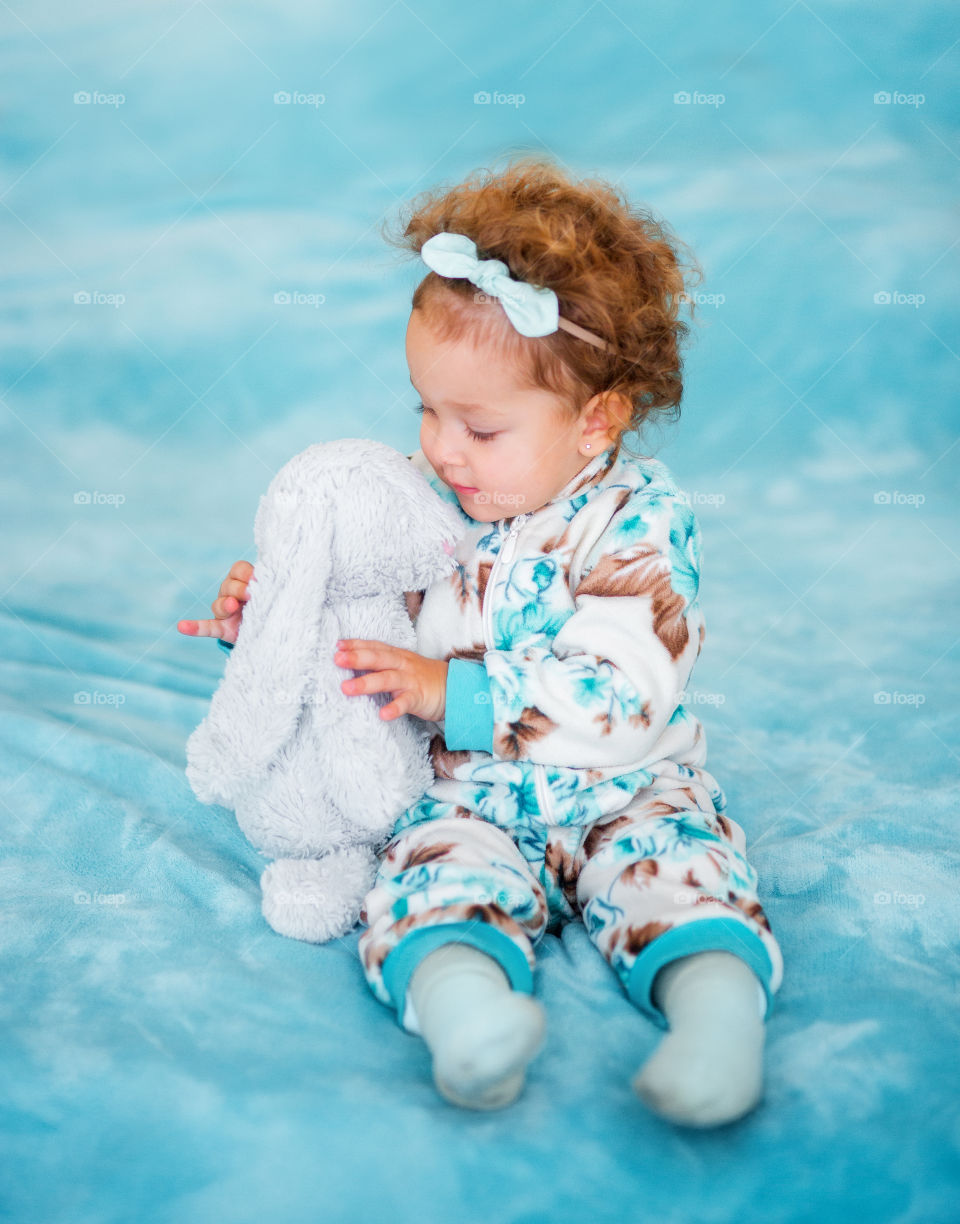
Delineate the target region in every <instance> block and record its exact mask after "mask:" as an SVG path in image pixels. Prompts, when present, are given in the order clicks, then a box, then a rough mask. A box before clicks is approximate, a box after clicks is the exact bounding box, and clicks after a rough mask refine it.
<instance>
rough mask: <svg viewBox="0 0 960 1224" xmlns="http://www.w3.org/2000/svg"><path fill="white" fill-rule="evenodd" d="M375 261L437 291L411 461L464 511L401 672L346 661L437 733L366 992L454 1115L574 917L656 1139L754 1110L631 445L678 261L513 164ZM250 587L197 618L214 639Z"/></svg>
mask: <svg viewBox="0 0 960 1224" xmlns="http://www.w3.org/2000/svg"><path fill="white" fill-rule="evenodd" d="M390 240H391V241H393V242H395V243H396V244H397V245H398V246H400V247H402V248H404V249H405V250H407V251H408V252H412V253H413V254H414V255H416V256H418V257H419V258H420V259H421V260H422V261H423V264H425V265H426V267H427V268H428V269H429V271H428V272H427V274H426V275H425V276H424V278H423V280H422V281H421V282H420V284H419V285H418V286H417V289H416V290H415V292H414V295H413V302H412V310H411V313H410V319H409V323H408V326H407V333H406V357H407V364H408V366H409V371H410V381H411V383H412V384H413V387H414V390H415V391H416V393H417V395H418V396H419V398H420V401H421V402H420V403H419V405H418V411H419V412H420V413H421V414H422V419H421V425H420V447H421V449H420V450H418V451H416V452H415V453H414V454H413V455H411V456H410V459H411V461H412V462H413V463H414V464H415V466H416V467H417V468H418V469H419V470H420V471H421V472H422V473H423V474H424V476H425V477H427V479H428V480H429V481H430V483H431V485H432V487H433V488H434V489H435V490H436V491H437V493H438V494H439V495H440V496H441V497H444V498H445V499H446V500H448V501H450V502H451V503H452V504H454V505H456V506H458V507H459V509H460V511H461V513H462V517H463V527H464V534H463V536H462V538H461V539H460V542H459V544H458V545H457V549H456V552H455V559H456V561H457V568H456V570H455V572H454V573H453V574H452V576H451V577H449V578H447V579H444V580H442V581H440V582H437V583H435V584H434V585H433V586H432V587H429V588H428V589H427V590H426V591H424V592H410V593H409V594H408V597H407V600H408V606H409V608H410V612H411V616H412V617H413V618H414V621H415V624H416V631H417V652H412V651H407V650H401V649H398V648H396V647H393V646H390V645H389V644H386V643H382V642H376V641H358V640H349V641H343V642H340V643H338V648H337V653H336V655H335V661H336V662H337V663H338V664H340V665H342V666H343V667H344V669H346V670H347V671H349V672H351V673H357V672H362V673H364V674H362V675H359V676H358V675H356V674H353V675H351V677H350V678H348V679H345V680H344V682H343V686H342V687H343V691H344V692H345V693H348V694H361V693H363V694H369V693H378V692H386V693H389V694H390V695H391V696H390V701H389V704H386V705H384V706H383V707H382V708H381V710H380V717H382V718H386V719H390V718H397V717H399V716H400V715H402V714H411V715H413V716H415V717H416V718H420V719H423V720H425V721H426V722H428V723H430V724H432V726H431V728H430V730H431V732H432V739H431V755H432V759H433V765H434V771H435V781H434V783H433V784H432V785H431V786H430V787H429V789H428V790H427V792H426V793H425V794H424V795H423V796H422V797H421V798H420V799H419V800H418V801H417V802H416V803H415V804H413V806H411V807H409V808H408V809H407V810H406V811H405V812H403V814H402V815H401V816H400V818H399V819H398V821H397V824H396V826H395V828H394V829H393V833H392V837H391V839H390V841H389V842H388V843H387V845H386V847H385V848H384V849H383V850H382V852H381V856H380V866H379V871H378V874H377V878H376V881H375V883H374V885H373V887H372V889H371V890H370V892H369V893H368V894H367V896H366V898H365V900H364V906H363V911H362V913H361V915H360V918H361V922H362V924H363V925H364V927H365V929H364V930H363V932H362V934H361V936H360V939H359V952H360V956H361V960H362V965H363V971H364V974H365V976H366V979H367V981H368V983H369V986H370V988H371V990H372V991H373V993H374V995H375V997H376V998H377V999H379V1000H380V1001H381V1002H382V1003H384V1004H386V1005H387V1006H389V1007H391V1008H393V1009H395V1012H396V1016H397V1021H398V1023H399V1024H400V1026H401V1027H402V1028H403V1029H405V1030H406V1031H407V1032H410V1033H413V1034H416V1035H419V1036H421V1037H422V1038H423V1039H424V1041H425V1042H426V1043H427V1046H428V1048H429V1050H430V1053H431V1056H432V1066H433V1079H434V1083H435V1085H436V1088H437V1090H438V1091H439V1092H440V1094H441V1095H442V1096H443V1097H444V1098H445V1099H446V1100H448V1101H450V1102H452V1103H454V1104H457V1105H460V1106H463V1107H466V1108H469V1109H481V1110H486V1109H498V1108H502V1107H504V1106H506V1105H509V1104H510V1103H511V1102H513V1101H514V1100H516V1098H517V1097H518V1095H519V1094H520V1093H521V1091H522V1089H523V1086H524V1083H525V1079H526V1071H527V1065H528V1063H529V1062H530V1061H531V1060H532V1059H533V1058H534V1056H535V1055H536V1054H537V1052H538V1051H539V1050H540V1049H541V1048H542V1045H543V1041H544V1037H545V1017H544V1012H543V1008H542V1007H541V1005H540V1004H539V1002H537V1000H536V999H535V998H534V997H533V991H534V970H535V968H536V962H535V957H534V945H535V944H536V943H537V941H538V940H539V938H540V936H541V935H542V934H544V932H546V931H551V932H554V933H555V932H556V931H558V930H559V928H560V927H561V926H562V925H563V924H564V923H565V922H566V921H570V920H576V919H578V918H580V919H582V920H583V922H584V924H585V927H586V931H587V934H588V936H589V938H590V940H591V941H592V943H593V944H594V945H595V946H596V948H597V949H598V951H599V953H600V954H601V955H602V956H603V958H604V959H605V960H606V961H607V963H608V964H609V965H610V967H611V969H612V970H613V971H614V973H615V974H616V976H617V977H618V979H619V980H620V982H621V983H622V986H623V988H624V990H625V992H626V994H627V997H628V998H629V999H630V1000H631V1001H632V1002H633V1003H634V1004H635V1005H636V1007H637V1008H638V1009H639V1010H640V1011H641V1012H643V1013H644V1014H645V1015H647V1016H648V1017H649V1018H650V1019H651V1020H652V1021H653V1022H654V1023H655V1024H657V1025H658V1026H659V1027H660V1028H662V1029H666V1030H667V1031H666V1032H665V1034H664V1036H663V1037H662V1039H661V1040H660V1043H659V1045H658V1046H657V1048H656V1050H655V1051H654V1053H653V1054H652V1056H651V1057H650V1058H649V1059H648V1060H647V1061H646V1062H645V1063H644V1064H643V1066H641V1067H640V1069H639V1070H638V1071H637V1073H636V1075H635V1076H634V1078H633V1081H632V1083H633V1087H634V1089H635V1090H636V1092H637V1094H638V1095H639V1097H640V1098H641V1099H642V1100H643V1101H644V1102H645V1104H646V1105H647V1106H648V1107H649V1108H651V1109H653V1110H655V1111H656V1112H657V1113H659V1114H660V1115H662V1116H663V1117H665V1118H668V1119H670V1120H671V1121H673V1122H676V1123H680V1124H684V1125H688V1126H700V1127H706V1126H716V1125H719V1124H722V1123H726V1122H731V1121H733V1120H734V1119H736V1118H739V1117H742V1116H743V1115H744V1114H746V1113H748V1112H749V1111H750V1110H751V1109H752V1108H753V1107H754V1106H755V1105H756V1104H757V1102H758V1101H759V1100H760V1097H761V1095H762V1062H763V1042H764V1034H765V1029H764V1024H765V1021H766V1018H767V1016H768V1014H769V1010H770V1008H771V1006H772V1002H773V996H774V994H775V993H776V991H777V990H778V989H779V987H780V983H781V980H782V976H783V961H782V957H781V953H780V949H779V946H778V944H777V941H776V939H775V938H774V936H773V935H772V934H771V931H770V927H769V924H768V922H767V919H766V916H765V915H764V912H763V909H762V908H761V906H760V904H759V901H758V898H757V874H756V872H755V871H754V869H753V868H752V867H751V865H750V864H749V862H748V861H747V859H746V857H745V852H746V838H745V835H744V832H743V829H742V828H741V827H740V825H738V824H737V823H736V821H734V820H733V819H731V817H730V816H729V815H727V814H726V813H725V808H726V797H725V795H724V793H723V791H722V789H721V787H720V786H719V785H718V784H717V782H716V780H715V779H714V778H713V776H712V775H711V774H710V773H708V772H707V770H706V769H705V768H704V765H705V761H706V738H705V735H704V731H703V727H702V726H701V724H700V722H699V721H698V719H696V718H695V717H694V716H693V715H692V714H691V713H690V711H689V710H687V709H686V708H685V707H684V705H683V699H684V696H685V689H686V687H687V685H688V683H689V681H690V676H691V673H692V670H693V666H694V663H695V662H696V660H697V657H698V656H699V653H700V649H701V647H702V644H703V638H704V618H703V614H702V612H701V609H700V605H699V602H698V591H699V571H700V529H699V525H698V523H697V520H696V517H695V515H694V513H693V511H692V509H691V507H690V502H689V499H688V498H687V496H686V495H685V493H684V492H683V491H682V490H681V489H680V488H678V486H677V484H676V482H675V479H674V477H673V475H672V474H671V472H670V471H669V469H668V468H667V467H666V466H665V465H664V464H663V463H662V462H661V461H659V460H657V459H655V458H653V457H651V456H647V455H642V454H640V455H631V454H629V453H627V451H626V449H625V448H624V445H623V443H624V439H625V435H627V434H629V433H638V432H639V430H640V428H641V426H643V425H644V424H645V423H646V422H647V421H648V420H654V419H655V418H656V414H658V413H660V412H661V411H664V410H669V409H671V408H672V409H678V408H679V404H680V400H681V395H682V390H683V383H682V379H681V370H682V361H681V357H680V344H681V342H682V340H683V338H684V336H685V335H686V333H687V330H688V328H687V325H686V324H685V323H683V322H682V321H681V320H680V319H679V317H678V311H679V305H680V303H681V301H684V300H686V299H685V294H684V279H683V273H682V270H681V266H680V263H679V260H678V256H677V250H678V247H679V243H678V242H677V241H676V240H675V239H672V238H671V236H670V235H669V232H668V230H667V228H666V226H665V225H664V224H663V223H658V222H657V221H656V220H655V219H654V218H653V216H652V215H651V214H649V213H648V212H645V211H642V210H640V209H637V208H633V207H631V206H630V204H629V202H628V201H627V200H626V199H625V198H624V197H623V196H622V195H621V194H620V193H619V192H618V191H617V190H616V188H615V187H614V186H613V185H611V184H608V183H605V182H603V181H599V180H584V181H579V182H578V181H575V180H572V179H571V178H570V177H568V176H567V175H566V174H564V173H563V172H562V171H561V170H560V169H559V168H558V167H557V166H556V165H555V164H554V163H553V162H552V161H551V160H550V159H548V158H546V157H543V156H535V157H534V156H529V157H521V158H517V159H514V160H513V161H512V162H511V163H510V164H509V165H508V166H507V167H506V168H505V169H504V170H502V171H500V172H497V173H493V172H483V173H481V172H478V173H476V174H475V175H472V176H470V177H468V178H467V179H466V180H465V181H464V182H463V183H461V184H459V185H457V186H455V187H453V188H443V189H438V190H435V191H433V192H427V193H424V195H423V196H421V197H419V198H418V200H416V201H415V202H414V204H413V205H411V206H410V211H409V215H408V216H407V218H406V220H405V223H404V225H403V226H402V228H401V231H399V232H398V233H397V234H396V235H393V236H390ZM252 572H253V567H252V566H251V565H250V564H249V563H248V562H246V561H238V562H237V563H236V564H235V565H234V566H233V567H232V569H231V571H230V574H229V576H228V577H227V578H226V579H225V580H224V582H223V584H222V585H221V587H220V592H219V596H218V598H217V599H216V600H215V601H214V603H213V605H212V608H213V613H214V616H215V618H216V619H215V620H208V621H181V622H180V624H179V626H178V627H179V628H180V630H181V632H184V633H192V634H201V635H205V636H213V637H217V638H220V639H221V641H222V642H224V643H229V642H231V641H235V640H236V636H237V628H238V626H239V622H240V617H241V615H242V611H243V604H244V602H245V601H246V599H247V597H248V591H247V585H248V582H249V580H250V578H251V575H252Z"/></svg>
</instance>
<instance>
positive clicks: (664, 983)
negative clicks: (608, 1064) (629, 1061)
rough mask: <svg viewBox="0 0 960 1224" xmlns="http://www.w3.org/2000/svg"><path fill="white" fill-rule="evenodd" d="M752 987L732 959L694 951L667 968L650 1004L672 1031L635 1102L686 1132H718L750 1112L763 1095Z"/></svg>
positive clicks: (743, 967)
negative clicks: (711, 1129)
mask: <svg viewBox="0 0 960 1224" xmlns="http://www.w3.org/2000/svg"><path fill="white" fill-rule="evenodd" d="M758 988H759V989H762V988H760V987H759V982H758V980H757V978H756V976H755V975H754V973H753V971H752V970H751V969H750V968H749V966H748V965H747V964H746V963H745V962H744V961H741V960H740V959H739V957H736V956H734V955H733V954H732V953H727V952H699V953H695V954H694V955H692V956H686V957H682V958H680V959H679V960H676V961H671V962H670V964H668V965H666V966H665V967H664V968H663V969H662V970H661V971H660V973H659V974H658V975H657V978H656V980H655V982H654V999H655V1001H656V1003H657V1006H658V1007H660V1009H661V1010H662V1011H663V1013H664V1015H665V1016H666V1017H667V1019H668V1021H669V1022H670V1031H669V1032H668V1033H667V1034H666V1036H665V1037H663V1039H662V1040H661V1042H660V1044H659V1046H658V1047H657V1049H656V1050H655V1051H654V1053H653V1054H652V1055H651V1057H650V1058H649V1059H648V1060H647V1062H646V1063H644V1065H643V1066H642V1067H641V1068H640V1070H639V1071H638V1072H637V1074H636V1075H635V1076H634V1078H633V1080H632V1087H633V1089H634V1091H635V1092H636V1093H637V1095H638V1096H639V1097H640V1099H641V1100H642V1101H644V1103H645V1104H647V1105H648V1106H650V1108H651V1109H653V1110H654V1111H655V1112H656V1113H658V1114H660V1115H661V1116H662V1117H665V1118H667V1119H669V1120H670V1121H671V1122H678V1123H681V1124H682V1125H685V1126H700V1127H706V1126H720V1125H722V1124H724V1123H726V1122H733V1121H735V1120H736V1119H737V1118H741V1117H743V1116H744V1114H747V1113H749V1112H750V1110H752V1109H753V1108H754V1107H755V1106H756V1105H757V1103H758V1102H759V1100H760V1098H761V1096H762V1094H763V1043H764V1039H765V1037H766V1029H765V1026H764V1022H763V1019H762V1018H761V1015H760V1011H759V1007H758V1001H759V1000H758Z"/></svg>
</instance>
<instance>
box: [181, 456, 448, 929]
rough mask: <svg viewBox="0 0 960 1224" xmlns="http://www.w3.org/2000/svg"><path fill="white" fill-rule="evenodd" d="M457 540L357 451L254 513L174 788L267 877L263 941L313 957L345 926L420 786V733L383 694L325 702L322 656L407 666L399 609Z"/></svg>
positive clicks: (416, 484)
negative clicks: (179, 786)
mask: <svg viewBox="0 0 960 1224" xmlns="http://www.w3.org/2000/svg"><path fill="white" fill-rule="evenodd" d="M462 531H463V521H462V518H461V516H460V515H459V514H458V512H457V510H456V508H455V507H454V506H453V505H452V504H450V503H447V502H445V501H444V500H443V499H442V498H441V497H439V496H438V495H437V493H436V492H434V490H433V489H432V488H431V487H430V485H429V484H428V483H427V481H426V480H425V479H424V477H423V476H422V475H421V473H420V472H418V471H417V469H416V468H415V467H414V466H413V464H412V463H410V461H409V460H408V459H407V458H406V457H405V456H403V455H401V454H400V453H399V451H396V450H394V449H393V448H392V447H389V446H386V445H384V444H383V443H381V442H371V441H367V440H364V439H361V438H344V439H342V440H340V441H335V442H323V443H317V444H315V445H313V446H309V447H307V449H306V450H304V451H302V452H301V453H300V454H298V455H295V456H294V457H293V458H292V459H291V460H290V461H289V462H288V463H287V464H285V466H284V467H282V468H281V469H280V471H279V472H278V473H277V474H276V476H275V477H274V478H273V480H272V481H271V483H270V486H269V488H268V489H267V492H266V494H265V495H264V496H263V497H261V499H260V504H259V507H258V509H257V516H256V522H255V525H254V541H255V544H256V548H257V560H256V564H255V566H254V578H253V581H252V583H251V585H250V596H249V599H248V600H247V603H246V605H245V607H244V611H243V619H242V621H241V623H240V629H239V632H238V635H237V640H236V644H235V646H234V649H233V650H232V651H231V653H230V656H229V658H228V659H227V664H226V669H225V671H224V675H223V678H222V680H221V682H220V685H219V687H218V688H217V690H216V692H215V693H214V694H213V697H212V699H211V703H210V710H209V712H208V714H207V716H206V718H204V720H203V722H202V723H201V724H200V725H199V726H198V727H197V728H196V730H195V731H194V732H193V733H192V734H191V736H190V737H189V739H188V740H187V745H186V755H187V761H188V764H187V770H186V773H187V780H188V781H189V783H190V785H191V787H192V788H193V791H194V794H195V795H196V796H197V798H198V799H199V800H200V801H201V802H203V803H219V804H222V805H223V806H224V807H231V808H233V809H234V811H235V812H236V816H237V821H238V823H239V825H240V828H241V829H242V830H243V832H244V834H245V835H246V836H247V838H248V839H249V840H250V842H251V843H252V844H253V845H254V846H255V847H256V848H257V849H258V850H259V851H261V853H262V854H264V855H265V856H267V857H270V858H273V859H275V860H276V861H275V862H273V863H271V864H270V865H269V866H268V867H267V868H266V869H265V871H264V872H263V875H262V876H261V880H260V884H261V890H262V908H263V915H264V917H265V918H266V920H267V921H268V922H269V923H270V925H271V926H272V927H273V929H274V930H275V931H278V932H279V933H280V934H281V935H289V936H292V937H293V938H295V939H305V940H309V941H310V942H313V943H322V942H323V941H324V940H327V939H332V938H334V937H335V936H338V935H343V934H345V933H346V932H347V931H349V930H350V929H351V928H352V927H353V926H354V925H355V923H356V922H357V919H358V918H359V915H360V907H361V904H362V901H363V898H364V896H365V895H366V893H367V892H368V891H369V889H370V888H371V886H372V884H373V878H374V875H375V873H376V868H377V857H376V852H377V850H378V849H380V848H382V846H384V845H385V844H386V842H387V841H388V840H389V838H390V835H391V832H392V829H393V826H394V824H395V823H396V820H397V818H398V817H399V815H400V814H401V812H402V811H403V810H404V808H406V807H408V806H409V805H410V804H411V803H412V802H414V800H415V799H417V798H419V796H420V795H422V794H423V792H424V790H425V789H426V788H427V786H429V785H430V783H431V782H432V781H433V769H432V766H431V764H430V760H429V756H428V752H427V746H428V744H429V740H430V735H431V734H432V733H433V732H435V730H436V728H435V726H434V725H433V724H430V723H426V722H423V721H421V720H420V719H418V718H415V717H414V716H413V715H409V714H405V715H402V716H401V717H399V718H396V719H392V720H387V721H384V720H383V719H381V718H380V717H379V710H380V707H382V706H383V705H386V704H387V703H388V702H389V701H390V700H391V695H390V693H370V694H367V695H361V696H348V695H346V694H344V693H343V692H341V689H340V685H341V683H342V681H343V680H344V679H346V678H347V673H346V671H345V669H343V668H341V667H338V666H337V665H336V664H335V663H334V661H333V655H334V651H335V648H336V642H337V639H338V638H366V639H372V640H376V641H380V642H389V643H390V644H391V645H394V646H399V647H402V648H403V649H405V650H415V649H416V634H415V631H414V628H413V625H412V623H411V621H410V615H409V612H408V610H407V605H406V602H405V599H404V592H406V591H420V590H423V589H425V588H426V587H427V586H429V585H430V584H431V583H432V582H434V581H436V580H437V579H438V578H441V577H443V576H444V575H446V574H449V573H450V572H451V571H452V570H453V569H454V568H455V564H456V563H455V562H454V560H453V556H452V554H453V549H454V545H455V544H456V542H457V540H458V539H459V537H460V535H461V534H462ZM354 674H355V675H362V674H364V673H363V672H355V673H354Z"/></svg>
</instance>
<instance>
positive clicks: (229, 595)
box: [177, 561, 253, 642]
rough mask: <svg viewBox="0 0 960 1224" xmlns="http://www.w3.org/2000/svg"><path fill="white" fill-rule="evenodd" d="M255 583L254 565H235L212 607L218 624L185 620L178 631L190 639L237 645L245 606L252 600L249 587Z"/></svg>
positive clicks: (237, 562)
mask: <svg viewBox="0 0 960 1224" xmlns="http://www.w3.org/2000/svg"><path fill="white" fill-rule="evenodd" d="M252 581H253V566H252V565H251V564H250V562H249V561H235V562H234V563H233V565H232V566H231V568H230V573H229V574H228V575H227V576H226V578H224V580H223V582H221V583H220V594H219V595H218V596H217V598H216V599H215V600H214V601H213V603H212V604H211V605H210V608H211V610H212V612H213V615H214V616H215V617H216V620H202V621H195V620H182V621H178V622H177V628H178V629H179V630H180V632H181V633H186V634H188V635H189V636H190V637H218V638H223V640H224V641H225V642H235V641H236V640H237V634H238V633H239V632H240V621H241V619H242V617H243V605H244V604H245V603H246V602H247V600H248V599H249V598H250V592H249V591H248V590H247V587H248V585H249V583H250V582H252Z"/></svg>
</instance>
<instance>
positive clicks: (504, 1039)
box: [408, 941, 546, 1109]
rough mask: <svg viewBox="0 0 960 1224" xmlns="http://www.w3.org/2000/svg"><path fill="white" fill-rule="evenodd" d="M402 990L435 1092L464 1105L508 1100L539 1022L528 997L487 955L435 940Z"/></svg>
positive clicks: (539, 1034)
mask: <svg viewBox="0 0 960 1224" xmlns="http://www.w3.org/2000/svg"><path fill="white" fill-rule="evenodd" d="M408 995H409V999H410V1002H411V1004H412V1006H413V1010H414V1012H415V1015H416V1021H417V1024H418V1026H419V1028H420V1032H421V1034H422V1036H423V1039H424V1041H425V1042H426V1043H427V1046H428V1047H429V1049H430V1052H431V1054H432V1055H433V1078H434V1083H435V1085H436V1087H437V1090H438V1091H439V1092H440V1095H441V1096H443V1097H444V1098H445V1099H446V1100H448V1101H450V1102H451V1103H452V1104H454V1105H460V1106H463V1107H464V1108H466V1109H501V1108H502V1107H503V1106H505V1105H509V1104H511V1103H512V1102H513V1101H515V1100H516V1098H517V1097H518V1096H519V1095H520V1093H521V1091H522V1089H523V1085H524V1080H525V1077H526V1065H527V1063H528V1062H529V1061H530V1059H531V1058H533V1056H534V1055H535V1054H536V1053H537V1052H538V1051H539V1049H540V1047H541V1046H542V1044H543V1038H544V1033H545V1028H546V1021H545V1016H544V1012H543V1008H542V1007H541V1006H540V1004H539V1003H538V1002H537V1001H536V1000H535V999H533V998H531V996H530V995H528V994H526V993H524V992H523V991H516V990H513V989H511V986H510V979H509V978H508V977H507V975H506V973H505V972H504V970H503V969H502V968H501V966H500V965H499V963H498V962H497V961H496V960H494V958H493V957H492V956H488V955H487V953H486V952H481V951H480V949H479V948H474V947H472V946H471V945H469V944H465V943H459V942H457V941H451V942H450V943H446V944H441V946H440V947H439V948H435V949H434V950H433V951H432V952H430V953H428V955H427V956H425V957H424V958H423V960H421V961H420V963H419V964H418V965H417V967H416V969H415V970H414V972H413V974H412V976H411V978H410V983H409V986H408Z"/></svg>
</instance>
